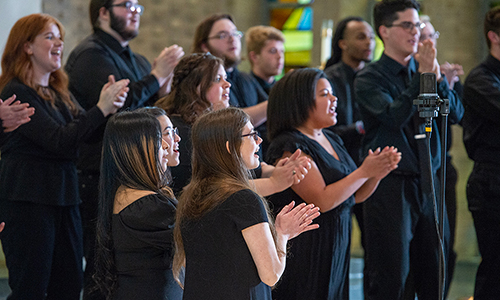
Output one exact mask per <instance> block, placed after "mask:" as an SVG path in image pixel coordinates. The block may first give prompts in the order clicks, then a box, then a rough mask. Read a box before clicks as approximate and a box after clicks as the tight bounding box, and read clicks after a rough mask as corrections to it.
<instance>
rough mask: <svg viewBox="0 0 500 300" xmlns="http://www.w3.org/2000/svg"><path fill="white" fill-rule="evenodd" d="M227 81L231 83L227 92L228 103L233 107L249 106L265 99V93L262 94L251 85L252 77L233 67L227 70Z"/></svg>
mask: <svg viewBox="0 0 500 300" xmlns="http://www.w3.org/2000/svg"><path fill="white" fill-rule="evenodd" d="M227 81H229V83H231V89H230V92H229V104H231V106H235V107H241V108H244V107H250V106H254V105H257V104H259V103H261V102H264V101H266V100H267V95H266V94H263V93H262V92H260V91H259V90H257V89H256V88H255V86H254V85H253V83H252V81H253V79H252V77H251V76H250V75H248V74H246V73H242V72H240V71H239V70H238V68H236V67H234V68H233V71H231V72H227Z"/></svg>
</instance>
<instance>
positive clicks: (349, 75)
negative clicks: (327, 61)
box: [325, 61, 363, 166]
mask: <svg viewBox="0 0 500 300" xmlns="http://www.w3.org/2000/svg"><path fill="white" fill-rule="evenodd" d="M325 74H326V76H328V79H330V81H331V83H332V88H333V93H334V95H335V96H336V97H337V98H338V100H337V109H336V112H337V124H335V125H334V126H332V127H329V128H328V129H330V130H332V131H333V132H335V133H336V134H338V135H339V136H340V137H341V138H342V141H343V142H344V145H345V147H346V149H347V152H349V154H350V155H351V157H352V159H353V160H354V162H355V163H356V165H358V166H359V165H361V162H362V153H361V149H362V145H361V139H362V138H363V134H361V133H360V132H359V131H358V129H357V128H356V122H357V121H361V112H360V111H359V105H358V102H357V101H356V99H355V96H354V77H355V76H356V72H355V71H354V69H353V68H351V67H350V66H348V65H347V64H345V63H344V62H343V61H340V62H338V63H336V64H335V65H333V66H331V67H329V68H327V69H325Z"/></svg>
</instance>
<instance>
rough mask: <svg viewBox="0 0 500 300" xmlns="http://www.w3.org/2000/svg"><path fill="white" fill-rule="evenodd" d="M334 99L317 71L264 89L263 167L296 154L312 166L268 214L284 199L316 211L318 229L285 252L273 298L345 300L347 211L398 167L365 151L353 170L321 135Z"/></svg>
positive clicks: (391, 156)
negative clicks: (266, 92) (266, 139)
mask: <svg viewBox="0 0 500 300" xmlns="http://www.w3.org/2000/svg"><path fill="white" fill-rule="evenodd" d="M336 107H337V97H335V96H334V95H332V87H331V85H330V82H329V81H328V79H327V77H326V75H325V74H324V73H323V71H321V70H318V69H299V70H295V71H293V72H290V73H288V74H287V75H285V76H284V77H283V78H282V79H281V80H280V81H278V82H277V83H276V85H275V86H274V87H273V89H272V90H271V93H270V95H269V106H268V112H267V113H268V116H269V119H268V133H269V137H270V141H271V144H270V146H269V150H268V154H267V155H268V157H267V160H268V162H269V163H275V162H276V161H277V160H279V159H282V158H284V157H288V156H290V155H291V154H292V153H293V152H294V151H296V149H297V147H300V148H301V149H303V154H302V155H303V156H307V157H309V158H310V159H311V161H312V164H313V167H312V168H311V172H310V174H308V175H307V177H306V178H305V179H304V180H302V181H301V182H300V183H299V184H296V185H293V186H292V187H290V188H288V189H287V190H285V191H284V192H282V193H278V194H275V195H272V196H271V197H270V198H269V200H270V201H271V202H272V203H273V204H274V208H275V212H277V210H279V209H280V208H281V207H284V206H285V207H286V205H287V204H288V199H297V202H298V203H313V204H314V205H316V206H318V207H319V208H320V210H321V213H322V214H321V216H320V217H319V218H318V219H317V222H318V224H319V225H320V229H319V230H315V231H312V232H307V233H305V234H302V235H301V236H300V237H298V238H297V239H295V240H294V241H293V243H292V244H291V245H289V246H290V248H289V250H290V252H291V256H290V259H289V260H288V261H287V268H286V270H285V273H284V274H283V278H282V280H281V281H280V283H279V284H278V285H277V287H276V288H275V289H274V291H273V293H274V294H273V299H277V300H285V299H286V300H293V299H297V300H302V299H339V300H341V299H343V300H348V299H349V258H350V257H349V251H350V236H351V209H352V207H353V205H354V203H355V202H357V203H359V202H362V201H364V200H365V199H367V198H368V197H369V196H370V195H371V193H373V191H374V190H375V188H376V187H377V185H378V183H379V181H380V180H381V179H382V178H383V177H385V176H386V175H387V174H389V172H391V171H392V170H393V169H395V168H396V167H397V164H398V162H399V160H400V159H401V154H400V153H398V152H397V150H396V149H394V148H393V147H386V148H385V149H383V150H380V149H377V150H375V151H374V152H372V151H370V152H369V153H368V156H367V157H366V158H365V160H364V161H363V163H362V164H361V166H360V167H359V168H357V169H356V164H355V163H354V161H353V160H352V159H351V157H350V156H349V154H348V153H347V150H346V149H345V148H344V146H343V143H342V140H341V139H340V138H339V137H338V136H337V135H336V134H333V133H331V131H327V130H323V129H324V128H327V127H330V126H333V125H335V123H336V122H337V119H336V115H337V113H336V112H335V109H336Z"/></svg>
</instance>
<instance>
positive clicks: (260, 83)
mask: <svg viewBox="0 0 500 300" xmlns="http://www.w3.org/2000/svg"><path fill="white" fill-rule="evenodd" d="M250 75H251V78H252V84H253V86H254V87H255V89H257V91H258V93H259V95H261V97H262V98H263V99H266V100H267V99H268V98H269V93H270V92H271V88H272V87H273V86H274V84H275V83H276V81H273V82H272V83H269V82H267V81H265V80H264V79H262V78H260V77H259V76H257V75H255V74H254V73H253V72H251V73H250ZM266 123H267V122H264V123H262V124H261V125H259V126H257V128H255V130H257V131H258V132H259V133H260V137H261V138H262V143H261V144H260V148H259V157H260V158H261V161H263V160H264V157H265V156H266V153H267V149H268V148H269V140H268V139H267V125H266Z"/></svg>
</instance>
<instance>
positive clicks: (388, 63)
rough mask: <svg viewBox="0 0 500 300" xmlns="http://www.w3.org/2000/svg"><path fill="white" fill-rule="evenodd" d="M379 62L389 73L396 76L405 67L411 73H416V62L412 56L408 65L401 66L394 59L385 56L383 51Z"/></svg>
mask: <svg viewBox="0 0 500 300" xmlns="http://www.w3.org/2000/svg"><path fill="white" fill-rule="evenodd" d="M379 61H380V64H381V65H382V66H384V68H386V69H387V70H388V71H389V72H390V73H392V74H393V75H395V76H397V75H398V74H399V73H400V72H401V71H402V70H404V69H407V70H408V72H411V74H415V73H417V67H418V64H417V62H416V60H415V58H414V57H411V59H410V61H409V63H408V66H403V65H402V64H400V63H398V62H397V61H395V60H394V59H392V58H390V57H389V56H387V55H386V54H385V53H384V54H382V56H381V57H380V60H379Z"/></svg>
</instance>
